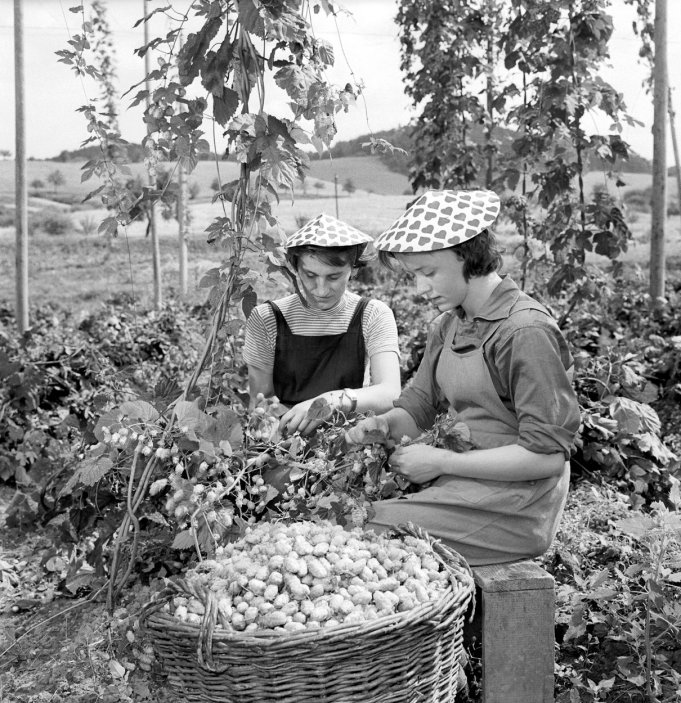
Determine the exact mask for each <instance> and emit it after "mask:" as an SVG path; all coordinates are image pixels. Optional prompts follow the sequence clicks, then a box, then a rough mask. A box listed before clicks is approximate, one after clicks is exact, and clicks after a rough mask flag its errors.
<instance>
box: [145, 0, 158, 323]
mask: <svg viewBox="0 0 681 703" xmlns="http://www.w3.org/2000/svg"><path fill="white" fill-rule="evenodd" d="M147 3H148V0H144V16H145V17H146V16H147V15H148V14H149V13H148V9H147ZM148 44H149V23H148V22H144V45H145V46H147V45H148ZM150 54H151V51H150V50H147V52H146V53H145V54H144V73H145V75H146V76H149V73H150V71H151V65H150V63H151V62H150V59H151V56H150ZM145 88H146V90H147V109H148V108H149V104H150V102H151V95H150V94H151V83H150V81H149V78H148V77H147V79H146V80H145ZM148 179H149V187H150V188H151V189H152V190H156V176H155V175H154V173H153V170H152V169H151V168H150V169H149V172H148ZM149 234H150V236H151V261H152V269H153V279H154V307H155V308H156V310H160V309H161V306H162V305H163V289H162V286H161V248H160V245H159V241H158V231H157V229H156V207H155V203H154V201H153V200H152V201H150V203H149Z"/></svg>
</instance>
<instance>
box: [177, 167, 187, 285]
mask: <svg viewBox="0 0 681 703" xmlns="http://www.w3.org/2000/svg"><path fill="white" fill-rule="evenodd" d="M177 185H178V194H177V223H178V227H177V234H178V239H179V241H178V247H179V252H178V255H179V259H180V261H179V263H180V295H181V296H182V297H185V296H186V295H187V291H188V289H189V285H188V282H187V258H188V257H187V223H188V221H189V213H188V211H187V170H186V169H185V167H184V164H183V163H182V158H181V157H180V164H179V167H178V171H177Z"/></svg>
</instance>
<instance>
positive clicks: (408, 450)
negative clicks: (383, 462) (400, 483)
mask: <svg viewBox="0 0 681 703" xmlns="http://www.w3.org/2000/svg"><path fill="white" fill-rule="evenodd" d="M450 454H451V452H450V451H448V450H447V449H438V448H437V447H430V446H428V445H427V444H410V445H409V446H406V447H400V446H398V447H397V448H396V449H395V451H394V452H393V453H392V454H391V455H390V460H389V463H390V468H391V470H392V471H394V472H395V473H396V474H399V475H400V476H404V478H406V479H407V480H408V481H411V482H412V483H427V482H428V481H432V480H434V479H436V478H438V476H442V475H443V474H444V473H445V465H446V463H447V462H448V461H449V459H450Z"/></svg>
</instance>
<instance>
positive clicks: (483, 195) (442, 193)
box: [375, 190, 500, 254]
mask: <svg viewBox="0 0 681 703" xmlns="http://www.w3.org/2000/svg"><path fill="white" fill-rule="evenodd" d="M499 208H500V201H499V196H498V195H497V194H496V193H494V192H492V191H491V190H429V191H426V192H425V193H424V194H423V195H422V196H421V197H420V198H419V199H418V200H416V201H415V202H414V203H413V204H412V205H411V207H409V208H408V209H407V211H406V212H405V213H404V215H402V216H401V217H400V218H399V219H398V220H397V221H396V222H394V223H393V224H392V225H391V226H390V227H389V228H388V229H387V230H386V231H385V232H383V234H381V235H380V236H379V237H378V238H377V239H376V242H375V245H376V248H377V249H379V250H380V251H391V252H394V253H399V254H408V253H416V252H427V251H436V250H437V249H446V248H447V247H453V246H455V245H456V244H461V243H462V242H466V241H468V240H469V239H472V238H473V237H475V236H476V235H477V234H480V232H482V231H483V230H485V229H487V228H488V227H490V226H491V225H492V224H493V223H494V221H495V220H496V219H497V215H498V214H499Z"/></svg>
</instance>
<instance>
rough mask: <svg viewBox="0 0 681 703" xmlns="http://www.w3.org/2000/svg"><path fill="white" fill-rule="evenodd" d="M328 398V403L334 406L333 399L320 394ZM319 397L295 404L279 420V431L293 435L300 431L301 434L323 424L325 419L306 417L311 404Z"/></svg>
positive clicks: (307, 432) (282, 433)
mask: <svg viewBox="0 0 681 703" xmlns="http://www.w3.org/2000/svg"><path fill="white" fill-rule="evenodd" d="M319 397H322V398H324V399H325V400H326V402H327V403H329V404H330V405H332V406H333V401H332V400H331V399H330V398H328V397H326V396H319ZM315 400H317V398H311V399H310V400H304V401H303V402H302V403H298V404H297V405H294V406H293V407H292V408H291V409H290V410H288V411H287V412H286V413H285V414H284V415H282V416H281V418H280V420H279V433H280V434H281V435H282V436H283V435H292V434H293V433H294V432H300V434H309V433H310V432H312V431H314V430H316V429H317V427H319V425H321V424H322V423H323V422H324V421H323V420H309V419H306V417H307V411H308V410H309V409H310V406H311V405H312V403H314V401H315Z"/></svg>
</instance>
